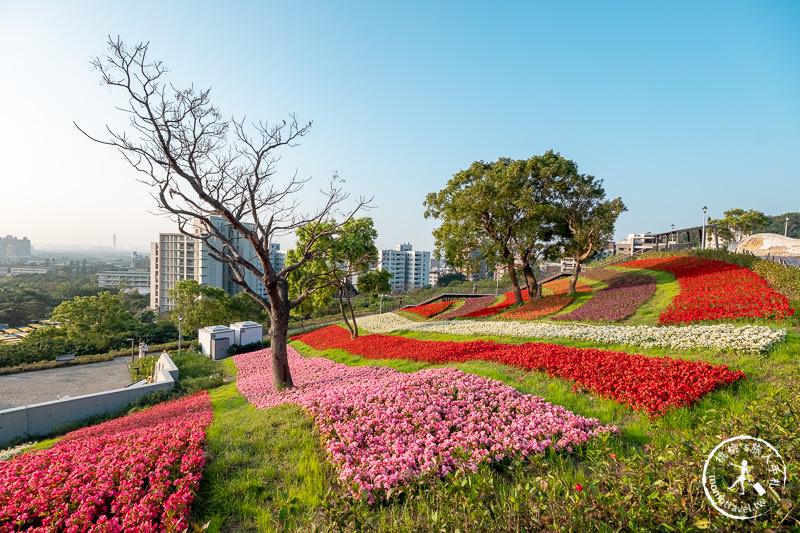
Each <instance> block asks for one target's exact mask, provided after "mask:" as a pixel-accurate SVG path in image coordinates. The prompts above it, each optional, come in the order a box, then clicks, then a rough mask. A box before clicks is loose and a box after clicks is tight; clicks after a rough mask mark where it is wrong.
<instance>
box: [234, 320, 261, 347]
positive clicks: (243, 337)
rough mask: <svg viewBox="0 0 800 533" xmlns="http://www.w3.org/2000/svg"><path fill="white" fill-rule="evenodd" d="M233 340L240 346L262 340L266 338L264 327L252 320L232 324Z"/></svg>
mask: <svg viewBox="0 0 800 533" xmlns="http://www.w3.org/2000/svg"><path fill="white" fill-rule="evenodd" d="M231 329H232V330H233V342H234V343H235V344H238V345H239V346H245V345H247V344H253V343H254V342H261V341H262V339H263V338H264V327H263V326H262V325H261V324H259V323H257V322H253V321H252V320H247V321H245V322H236V323H235V324H231Z"/></svg>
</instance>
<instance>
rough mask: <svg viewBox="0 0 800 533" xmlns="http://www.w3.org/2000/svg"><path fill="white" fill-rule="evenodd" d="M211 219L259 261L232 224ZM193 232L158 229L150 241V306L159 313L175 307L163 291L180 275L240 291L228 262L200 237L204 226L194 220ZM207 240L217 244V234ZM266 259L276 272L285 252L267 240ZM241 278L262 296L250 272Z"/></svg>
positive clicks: (250, 257)
mask: <svg viewBox="0 0 800 533" xmlns="http://www.w3.org/2000/svg"><path fill="white" fill-rule="evenodd" d="M211 223H212V224H213V225H214V226H215V227H216V228H217V229H218V230H220V231H222V232H223V234H224V235H225V236H226V238H228V239H229V240H230V241H231V242H232V243H233V246H234V248H235V249H236V251H237V252H238V253H239V254H240V255H242V256H243V257H244V258H245V259H247V260H249V261H251V262H253V263H254V264H255V265H258V264H259V260H258V258H257V257H256V253H255V250H254V249H253V246H252V245H251V244H250V243H249V242H248V241H247V240H246V239H244V238H243V237H242V236H241V235H240V234H239V233H238V232H237V231H236V230H235V229H234V228H233V226H231V225H230V224H228V223H227V222H225V220H224V219H223V218H222V217H218V216H212V217H211ZM194 233H195V235H196V236H195V237H190V236H188V235H183V234H182V233H161V234H159V236H158V237H159V240H158V242H154V243H151V244H150V307H151V308H152V309H153V310H154V311H156V312H158V313H159V314H161V313H164V312H166V311H170V310H172V309H173V308H174V307H175V303H174V302H172V301H170V300H169V298H168V296H167V294H168V293H169V291H170V290H171V289H173V288H174V287H175V283H177V282H178V281H181V280H184V279H194V280H197V282H198V283H200V284H201V285H207V286H210V287H217V288H220V289H222V290H224V291H225V292H227V293H228V294H231V295H233V294H237V293H239V292H242V288H241V287H240V286H239V285H238V284H236V283H234V282H233V281H231V278H232V271H231V266H230V265H228V264H227V263H222V262H220V261H217V260H215V259H214V258H213V257H212V256H211V255H212V252H211V248H210V247H209V246H208V245H207V244H206V242H205V241H204V240H202V238H201V237H202V236H203V235H207V234H208V233H209V232H208V230H207V228H205V227H203V225H202V224H200V223H199V222H198V223H195V226H194ZM211 242H212V245H214V246H215V247H221V242H220V240H219V239H218V238H216V237H212V239H211ZM270 262H271V263H272V267H273V269H275V271H276V272H277V271H280V270H281V269H282V268H283V267H284V265H285V263H286V255H285V254H284V253H283V252H281V251H280V244H278V243H270ZM244 280H245V283H246V284H247V285H248V286H249V287H251V288H253V289H254V290H255V292H256V293H257V294H258V295H260V296H264V297H266V290H265V288H264V284H263V283H261V281H260V280H258V279H256V277H255V275H254V274H253V273H252V272H250V271H248V270H245V275H244Z"/></svg>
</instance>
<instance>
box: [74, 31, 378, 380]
mask: <svg viewBox="0 0 800 533" xmlns="http://www.w3.org/2000/svg"><path fill="white" fill-rule="evenodd" d="M108 46H109V53H108V54H107V55H105V56H103V57H98V58H96V59H95V60H94V61H93V62H92V65H93V67H94V68H95V69H97V70H98V71H99V72H100V74H101V77H102V83H103V84H105V85H108V86H111V87H115V88H117V89H120V90H121V91H122V92H123V93H124V94H125V96H126V97H127V99H128V104H127V107H124V108H119V109H120V110H121V111H123V112H125V113H127V114H128V115H129V117H130V130H129V131H114V130H112V129H111V128H109V127H106V129H107V131H108V134H109V136H108V138H107V139H105V140H103V139H98V138H97V137H94V136H91V135H89V134H87V133H86V132H84V131H83V130H81V132H83V133H84V134H85V135H87V137H89V138H90V139H92V140H94V141H97V142H99V143H102V144H105V145H108V146H113V147H115V148H118V149H119V150H120V152H121V153H122V154H123V156H124V157H125V159H126V160H127V161H128V163H129V164H130V165H131V166H132V167H133V168H135V169H136V170H138V171H139V172H141V173H142V175H143V176H144V177H143V178H141V179H140V181H142V182H143V183H146V184H148V185H150V186H151V187H153V189H154V191H153V197H154V198H155V200H156V203H157V205H158V208H159V210H160V211H161V212H163V213H165V214H168V215H170V216H171V217H172V218H173V219H174V220H175V221H176V222H177V224H178V228H179V230H180V232H181V233H184V234H186V235H190V236H193V237H199V238H201V239H203V240H204V242H205V244H206V245H207V246H208V248H209V250H210V252H211V254H210V255H211V257H212V258H213V259H215V260H217V261H220V262H221V263H224V264H227V265H229V266H230V270H231V272H232V275H231V280H232V281H233V282H234V283H236V284H237V285H239V286H240V287H241V288H242V290H243V291H245V292H246V293H247V294H249V295H250V296H251V297H253V298H254V299H255V300H256V301H257V302H258V303H259V304H261V305H262V306H263V307H264V308H265V309H266V310H267V311H268V312H269V315H270V321H271V329H270V333H271V338H272V369H273V384H274V386H275V388H276V390H279V389H281V388H285V387H292V386H293V383H292V376H291V372H290V370H289V363H288V359H287V354H286V343H287V335H288V328H289V312H290V310H291V309H292V308H293V307H294V306H296V305H299V304H300V303H302V302H303V300H305V299H306V298H307V297H308V296H309V295H310V294H312V293H313V292H314V291H315V290H317V287H313V286H310V287H306V288H305V289H304V290H303V291H302V292H301V293H300V294H299V295H298V296H297V297H296V298H294V299H291V300H290V299H289V297H288V283H287V280H286V278H287V275H288V274H289V273H290V272H292V271H293V270H295V269H297V268H300V267H301V266H302V265H303V264H305V263H306V262H308V261H309V260H311V259H313V258H314V257H315V254H317V253H320V252H319V251H318V250H317V249H315V246H314V245H315V243H316V242H317V240H319V239H320V238H323V237H325V236H327V235H330V234H332V233H335V232H338V231H339V230H340V228H341V226H342V225H344V224H345V223H347V222H348V221H349V220H351V219H352V218H353V215H354V214H355V213H356V212H357V211H358V210H359V209H361V208H363V207H368V205H369V202H370V201H371V199H370V200H367V199H365V198H363V197H362V198H359V199H358V200H357V201H356V202H355V205H354V207H353V208H352V209H349V210H347V211H345V212H343V213H341V212H339V206H340V205H341V204H342V203H343V202H344V201H345V200H346V199H347V198H348V194H346V193H344V192H343V191H342V189H341V187H340V185H339V182H338V181H336V180H332V181H331V182H330V183H329V188H328V189H327V190H325V191H321V192H322V194H323V195H324V201H323V205H322V207H321V208H319V209H317V210H315V211H313V212H302V211H301V208H300V204H299V200H298V197H297V193H298V192H299V191H300V190H301V189H302V188H303V185H304V184H305V183H306V182H307V181H308V180H306V179H299V178H298V177H297V174H296V173H295V174H294V175H293V176H292V177H291V178H289V179H287V180H285V181H284V182H283V183H278V182H277V180H276V164H277V162H278V159H279V158H278V156H277V155H276V152H278V151H279V150H280V149H281V148H284V147H291V146H295V145H296V143H297V141H298V140H299V139H300V138H301V137H303V136H304V135H306V134H307V133H308V132H309V130H310V128H311V122H308V123H307V124H303V125H300V124H299V123H298V121H297V119H296V117H295V116H294V115H290V116H289V121H288V122H287V121H286V120H283V121H282V122H280V123H278V124H275V125H270V124H268V123H266V122H258V123H252V124H247V123H246V122H245V119H244V118H242V119H240V120H237V119H235V118H231V119H229V120H226V119H223V117H222V114H221V113H220V111H219V109H218V108H216V107H214V106H213V105H212V104H211V100H210V97H209V95H210V89H206V90H202V91H196V90H195V89H194V88H193V87H190V88H188V89H177V88H175V87H174V86H172V85H171V84H168V83H167V82H166V80H165V75H166V73H167V69H166V68H165V67H164V65H163V63H162V62H161V61H158V60H154V59H150V57H149V50H148V47H149V43H139V44H137V45H136V46H134V47H132V48H128V47H126V46H125V45H124V43H123V42H122V41H121V40H120V39H119V37H118V38H117V39H116V40H115V39H113V38H111V37H109V40H108ZM76 126H77V125H76ZM78 129H80V127H78ZM337 214H338V216H337ZM212 216H216V217H221V218H222V219H223V220H224V221H225V222H226V223H227V224H229V225H230V227H232V228H233V229H234V230H235V232H227V231H223V230H222V229H221V228H219V227H217V226H216V225H215V224H213V223H212V220H211V219H212ZM333 218H336V219H338V220H341V221H342V222H341V224H336V225H334V226H333V227H331V226H330V225H326V224H321V222H322V221H327V220H329V219H333ZM304 226H305V227H311V228H318V229H317V230H316V233H314V234H312V235H310V236H309V238H308V240H307V241H306V243H304V244H305V246H303V248H302V249H301V250H298V253H297V255H296V257H297V260H296V261H295V262H293V263H291V264H287V265H286V266H285V267H284V268H283V269H281V270H280V271H275V269H274V268H273V267H272V263H271V262H270V243H271V242H272V241H273V240H274V239H275V238H276V237H280V236H283V235H289V234H292V233H294V231H295V230H296V229H297V228H300V227H304ZM198 227H199V228H203V231H201V232H199V233H198V232H197V231H195V228H198ZM240 239H244V240H245V241H246V242H248V243H249V244H250V245H251V246H252V248H253V250H254V251H255V257H245V256H243V255H242V253H240V251H239V249H240V247H239V246H237V244H238V243H237V241H239V240H240ZM248 255H249V254H248ZM247 273H251V274H252V275H253V276H255V278H256V279H258V280H259V281H261V283H263V284H264V287H265V288H266V298H264V297H262V296H261V295H259V294H258V292H257V291H256V288H255V287H251V286H249V285H248V284H247V283H246V282H245V276H246V274H247Z"/></svg>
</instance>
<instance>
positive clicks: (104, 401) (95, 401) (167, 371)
mask: <svg viewBox="0 0 800 533" xmlns="http://www.w3.org/2000/svg"><path fill="white" fill-rule="evenodd" d="M155 374H156V376H155V381H154V382H153V383H137V384H134V385H131V386H128V387H126V388H123V389H113V390H110V391H105V392H98V393H95V394H86V395H83V396H75V397H72V398H64V399H61V400H55V401H52V402H43V403H37V404H33V405H26V406H24V407H14V408H12V409H4V410H0V444H2V443H4V442H8V441H10V440H11V439H14V438H16V437H36V436H41V435H48V434H50V433H52V432H53V431H54V430H56V429H58V428H60V427H63V426H65V425H67V424H70V423H73V422H78V421H80V420H84V419H86V418H90V417H93V416H98V415H103V414H106V413H108V412H112V411H117V410H119V409H121V408H122V407H124V406H126V405H127V404H129V403H131V402H132V401H134V400H136V399H138V398H141V397H142V396H146V395H148V394H150V393H152V392H156V391H159V390H167V391H169V390H172V388H173V387H175V382H176V381H177V380H178V367H177V366H175V363H173V362H172V359H171V358H170V357H169V355H167V354H166V353H162V354H161V357H159V359H158V361H157V362H156V367H155Z"/></svg>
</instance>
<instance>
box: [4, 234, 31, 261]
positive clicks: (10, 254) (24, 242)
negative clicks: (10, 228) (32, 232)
mask: <svg viewBox="0 0 800 533" xmlns="http://www.w3.org/2000/svg"><path fill="white" fill-rule="evenodd" d="M30 256H31V241H29V240H28V238H27V237H23V238H21V239H17V238H16V237H14V236H13V235H6V236H5V237H0V260H1V259H20V258H27V257H30Z"/></svg>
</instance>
